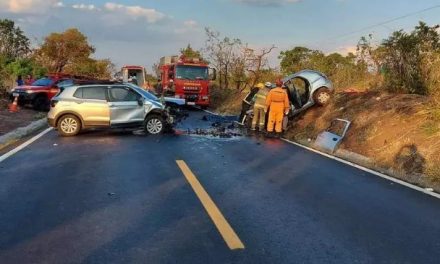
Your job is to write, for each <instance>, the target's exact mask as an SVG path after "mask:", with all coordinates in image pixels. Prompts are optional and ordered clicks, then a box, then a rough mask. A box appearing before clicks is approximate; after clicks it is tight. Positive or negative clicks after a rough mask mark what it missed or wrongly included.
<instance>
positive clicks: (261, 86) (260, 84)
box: [255, 83, 264, 89]
mask: <svg viewBox="0 0 440 264" xmlns="http://www.w3.org/2000/svg"><path fill="white" fill-rule="evenodd" d="M255 87H257V88H258V89H263V88H264V84H263V83H258V84H257V85H255Z"/></svg>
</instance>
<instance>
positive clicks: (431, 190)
mask: <svg viewBox="0 0 440 264" xmlns="http://www.w3.org/2000/svg"><path fill="white" fill-rule="evenodd" d="M425 190H426V191H428V192H433V191H434V189H433V188H425Z"/></svg>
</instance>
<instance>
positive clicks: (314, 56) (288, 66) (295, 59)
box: [278, 47, 324, 74]
mask: <svg viewBox="0 0 440 264" xmlns="http://www.w3.org/2000/svg"><path fill="white" fill-rule="evenodd" d="M322 56H324V54H323V53H322V52H321V51H318V50H311V49H308V48H306V47H295V48H293V49H291V50H286V51H281V52H280V56H278V58H279V59H281V62H280V66H281V70H282V72H283V73H284V74H291V73H293V72H297V71H300V70H303V69H307V68H313V67H314V66H315V65H313V62H316V61H319V59H320V57H322Z"/></svg>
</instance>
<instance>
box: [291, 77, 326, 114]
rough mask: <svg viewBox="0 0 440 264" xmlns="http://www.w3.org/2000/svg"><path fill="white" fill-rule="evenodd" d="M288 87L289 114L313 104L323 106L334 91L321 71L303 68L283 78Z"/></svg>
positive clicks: (298, 111) (297, 112)
mask: <svg viewBox="0 0 440 264" xmlns="http://www.w3.org/2000/svg"><path fill="white" fill-rule="evenodd" d="M283 83H284V86H285V87H287V89H288V94H289V100H290V103H291V110H292V111H291V113H290V114H291V115H292V116H293V115H297V114H299V113H301V112H303V111H304V110H306V109H308V108H310V107H311V106H313V105H315V104H316V105H319V106H324V105H326V104H328V103H329V102H330V99H331V96H332V94H333V92H334V88H333V84H332V82H331V81H330V80H329V79H328V78H327V76H325V75H324V74H323V73H320V72H318V71H313V70H303V71H300V72H297V73H295V74H292V75H289V76H287V77H286V78H284V79H283Z"/></svg>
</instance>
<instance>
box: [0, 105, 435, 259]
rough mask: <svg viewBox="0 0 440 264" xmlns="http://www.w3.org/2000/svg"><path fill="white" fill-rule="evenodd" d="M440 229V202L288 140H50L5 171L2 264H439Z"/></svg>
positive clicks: (0, 209) (126, 136)
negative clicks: (219, 220) (200, 190)
mask: <svg viewBox="0 0 440 264" xmlns="http://www.w3.org/2000/svg"><path fill="white" fill-rule="evenodd" d="M201 115H202V114H201V113H197V112H194V113H191V117H190V118H189V119H188V120H186V121H185V123H184V124H183V127H186V128H190V127H196V126H197V127H199V126H207V125H209V122H203V121H200V118H201ZM176 160H184V161H185V162H186V164H187V165H188V166H189V168H190V169H191V170H192V172H193V173H194V175H195V176H196V177H197V178H198V180H199V181H200V183H201V185H202V186H203V187H204V189H205V190H206V192H207V193H209V195H210V197H211V198H212V200H213V201H214V202H215V204H216V205H217V207H218V209H219V210H220V211H221V213H222V214H223V216H224V217H225V219H226V220H227V222H228V223H229V224H230V226H231V227H232V228H233V230H234V231H235V233H236V234H237V236H238V237H239V238H240V240H241V241H242V243H243V244H244V246H245V249H239V250H230V249H229V247H228V246H227V244H226V242H225V240H224V239H223V237H222V236H221V235H220V233H219V231H218V230H217V228H216V226H215V225H214V224H213V221H212V220H211V218H210V217H209V215H208V214H207V213H206V211H205V209H204V207H203V206H202V203H201V202H200V200H199V198H198V197H197V196H196V194H195V192H194V191H193V189H192V187H191V185H189V184H188V181H187V180H186V178H185V177H184V175H183V173H182V171H181V170H180V169H179V167H178V166H177V165H176ZM439 219H440V201H439V200H438V199H436V198H432V197H430V196H428V195H425V194H422V193H419V192H416V191H414V190H411V189H408V188H406V187H402V186H400V185H397V184H392V183H390V182H389V181H386V180H384V179H381V178H378V177H376V176H373V175H370V174H368V173H366V172H363V171H360V170H357V169H355V168H352V167H349V166H347V165H344V164H341V163H338V162H336V161H333V160H330V159H327V158H325V157H322V156H319V155H317V154H314V153H311V152H308V151H306V150H303V149H301V148H298V147H296V146H293V145H290V144H286V143H283V142H281V141H278V140H262V139H256V138H232V139H212V138H209V137H201V136H188V135H165V136H160V137H151V136H148V137H142V136H136V135H132V134H131V133H121V132H89V133H85V134H82V135H81V136H78V137H75V138H61V137H58V135H57V134H56V132H54V131H52V132H50V133H48V134H47V135H45V136H44V137H43V138H41V139H40V140H38V141H37V142H35V143H33V144H32V145H31V146H29V147H28V148H26V149H25V150H23V151H20V152H19V153H17V154H16V155H14V156H13V157H11V158H9V159H7V160H5V161H4V162H2V163H0V263H2V264H8V263H14V264H15V263H20V264H21V263H439V259H440V236H439V235H440V220H439Z"/></svg>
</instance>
